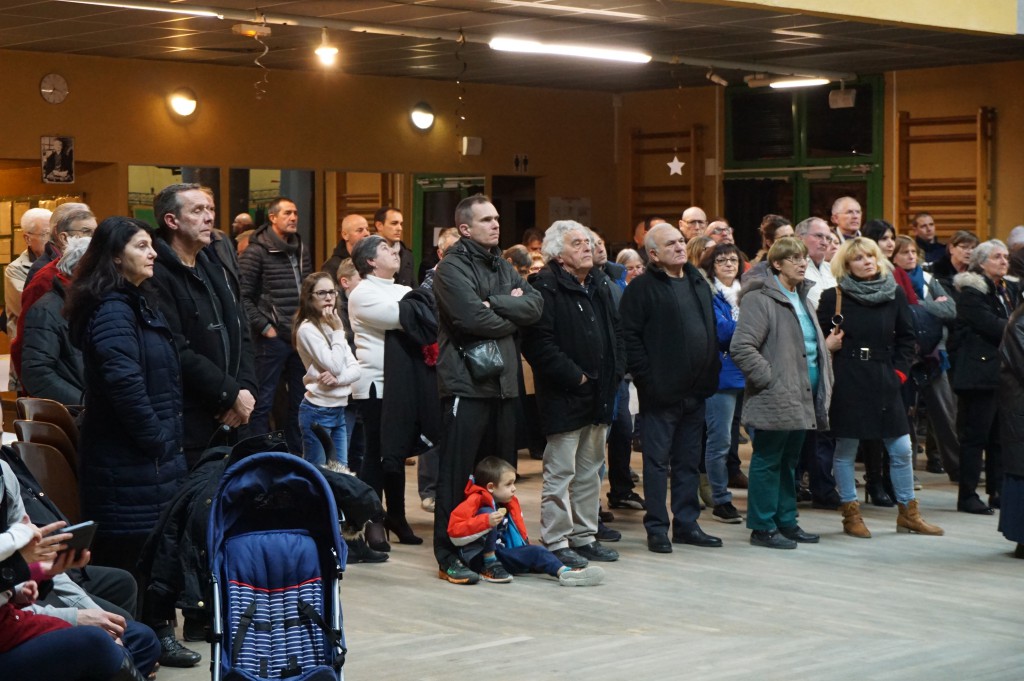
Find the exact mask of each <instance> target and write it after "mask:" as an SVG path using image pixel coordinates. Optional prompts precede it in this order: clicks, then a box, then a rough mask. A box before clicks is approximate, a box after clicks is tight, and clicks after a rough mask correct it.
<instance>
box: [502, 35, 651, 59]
mask: <svg viewBox="0 0 1024 681" xmlns="http://www.w3.org/2000/svg"><path fill="white" fill-rule="evenodd" d="M490 45H491V49H492V50H501V51H503V52H526V53H528V54H553V55H557V56H561V57H587V58H589V59H607V60H611V61H624V62H630V63H633V64H646V63H648V62H649V61H651V55H649V54H644V53H642V52H635V51H632V50H616V49H611V48H605V47H585V46H583V45H563V44H558V43H541V42H538V41H536V40H520V39H518V38H492V39H491V42H490Z"/></svg>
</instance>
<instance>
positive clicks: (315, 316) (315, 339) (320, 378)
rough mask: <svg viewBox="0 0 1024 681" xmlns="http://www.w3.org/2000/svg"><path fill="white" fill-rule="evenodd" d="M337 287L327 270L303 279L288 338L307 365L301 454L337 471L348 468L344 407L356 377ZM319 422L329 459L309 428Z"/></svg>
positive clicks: (300, 414) (300, 411) (302, 413)
mask: <svg viewBox="0 0 1024 681" xmlns="http://www.w3.org/2000/svg"><path fill="white" fill-rule="evenodd" d="M337 301H338V291H337V289H336V288H335V287H334V280H333V279H331V277H330V275H329V274H327V273H326V272H314V273H313V274H311V275H309V276H308V277H306V278H305V279H304V280H303V282H302V289H301V291H300V292H299V309H298V310H297V311H296V313H295V319H294V321H293V322H292V329H293V331H292V336H293V337H292V343H293V344H294V346H295V349H296V350H297V351H298V353H299V358H300V359H302V365H303V366H305V367H306V375H305V376H304V377H303V379H302V380H303V383H305V385H306V394H305V396H304V397H303V398H302V404H300V405H299V427H300V428H301V429H302V455H303V457H304V458H305V459H306V460H307V461H309V462H310V463H312V464H315V465H317V466H326V467H327V468H329V469H330V470H333V471H336V472H338V473H351V471H350V470H349V468H348V437H347V435H346V425H345V407H346V405H348V398H349V395H351V394H352V383H354V382H355V381H356V380H358V379H359V363H358V362H357V361H356V358H355V356H354V355H353V354H352V351H351V350H350V349H349V346H348V341H347V340H346V338H345V326H344V324H342V321H341V317H340V316H338V310H337V308H336V306H335V303H337ZM314 424H319V425H320V426H321V427H323V428H324V430H326V431H327V432H328V434H330V436H331V441H332V442H333V443H334V451H335V455H336V457H337V458H336V459H332V460H331V461H327V456H326V452H325V451H324V446H323V445H322V444H321V443H320V440H319V438H317V436H316V434H315V433H314V432H313V425H314Z"/></svg>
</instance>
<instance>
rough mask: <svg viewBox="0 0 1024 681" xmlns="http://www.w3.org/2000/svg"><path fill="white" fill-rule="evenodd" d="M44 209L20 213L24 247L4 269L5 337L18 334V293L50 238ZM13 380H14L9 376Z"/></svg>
mask: <svg viewBox="0 0 1024 681" xmlns="http://www.w3.org/2000/svg"><path fill="white" fill-rule="evenodd" d="M52 214H53V213H51V212H50V211H48V210H46V209H45V208H29V209H28V210H27V211H25V214H24V215H22V216H21V234H22V236H23V237H25V246H26V248H25V250H24V251H22V253H21V255H19V256H18V257H17V258H15V260H14V262H12V263H11V264H10V265H8V266H7V267H5V268H4V307H5V309H6V312H7V337H8V338H9V339H10V340H12V341H13V340H14V339H15V338H16V337H17V335H18V316H19V315H20V314H21V292H22V291H24V290H25V279H27V278H28V271H29V270H30V269H31V268H32V263H33V262H35V259H36V258H38V257H39V256H41V255H42V254H43V253H45V252H46V244H47V242H49V241H50V216H51V215H52ZM12 383H14V379H13V378H12Z"/></svg>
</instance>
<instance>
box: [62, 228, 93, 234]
mask: <svg viewBox="0 0 1024 681" xmlns="http://www.w3.org/2000/svg"><path fill="white" fill-rule="evenodd" d="M95 231H96V230H95V229H93V228H91V227H75V228H74V229H66V230H64V233H65V234H84V235H86V236H92V233H93V232H95Z"/></svg>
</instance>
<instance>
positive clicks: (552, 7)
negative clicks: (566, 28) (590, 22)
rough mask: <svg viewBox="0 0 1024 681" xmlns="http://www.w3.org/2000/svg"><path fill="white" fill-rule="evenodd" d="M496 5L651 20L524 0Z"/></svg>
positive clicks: (496, 1)
mask: <svg viewBox="0 0 1024 681" xmlns="http://www.w3.org/2000/svg"><path fill="white" fill-rule="evenodd" d="M491 2H493V3H494V4H495V5H508V6H509V7H525V8H528V9H530V10H531V11H537V10H544V11H547V12H552V13H557V14H585V15H588V16H599V17H614V18H616V19H639V20H641V21H646V20H650V19H651V17H650V16H648V15H646V14H633V13H632V12H616V11H614V10H610V9H588V8H585V7H569V6H568V5H552V4H550V3H544V4H542V3H539V2H524V1H523V0H491Z"/></svg>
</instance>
